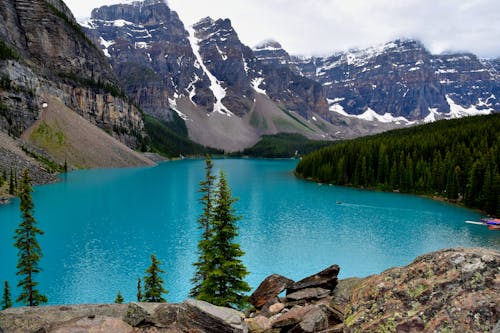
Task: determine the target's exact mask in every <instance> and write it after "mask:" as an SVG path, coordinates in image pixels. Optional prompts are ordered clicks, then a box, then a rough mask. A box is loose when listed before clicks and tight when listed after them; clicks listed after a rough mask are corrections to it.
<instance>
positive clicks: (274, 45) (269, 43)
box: [254, 39, 283, 50]
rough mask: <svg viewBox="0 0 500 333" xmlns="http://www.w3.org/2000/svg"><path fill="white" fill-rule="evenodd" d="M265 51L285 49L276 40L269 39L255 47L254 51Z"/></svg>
mask: <svg viewBox="0 0 500 333" xmlns="http://www.w3.org/2000/svg"><path fill="white" fill-rule="evenodd" d="M263 49H269V50H277V49H283V47H282V46H281V44H280V43H279V42H277V41H276V40H274V39H267V40H264V41H262V42H261V43H259V44H257V45H255V47H254V50H263Z"/></svg>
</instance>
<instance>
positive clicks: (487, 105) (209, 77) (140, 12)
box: [82, 0, 500, 150]
mask: <svg viewBox="0 0 500 333" xmlns="http://www.w3.org/2000/svg"><path fill="white" fill-rule="evenodd" d="M82 25H83V26H84V27H85V28H86V29H85V30H86V32H87V34H88V35H89V36H90V37H91V38H92V39H93V40H94V41H95V42H96V44H97V45H99V46H100V48H101V49H102V51H103V53H104V55H105V56H106V57H107V58H108V60H109V62H110V63H111V64H112V66H113V69H114V71H115V73H116V75H117V76H118V77H119V79H120V80H121V82H122V83H123V86H124V87H125V91H126V92H127V94H128V95H129V96H130V97H132V98H133V100H134V101H135V102H136V103H137V104H138V105H139V106H140V107H141V108H142V109H143V110H144V111H145V112H146V113H148V114H150V115H153V116H155V117H156V118H159V119H163V120H166V121H170V120H172V117H175V116H176V115H178V116H180V117H181V118H183V119H184V121H185V122H186V125H187V128H188V131H189V136H190V138H191V139H193V140H195V141H197V142H199V143H202V144H204V145H210V146H214V147H219V148H223V149H228V150H235V149H241V148H244V147H247V146H249V145H251V144H253V143H255V142H256V141H257V140H258V138H259V137H260V136H261V135H263V134H275V133H280V132H293V133H301V134H304V135H306V136H308V137H310V138H316V139H342V138H350V137H353V136H360V135H366V134H373V133H375V132H380V131H383V130H387V129H391V128H395V127H401V126H407V125H412V124H418V123H422V122H430V121H435V120H438V119H441V118H453V117H461V116H466V115H475V114H487V113H490V112H494V111H500V101H499V100H498V99H497V96H500V90H499V89H500V88H499V87H500V75H499V74H498V73H499V67H500V60H498V59H497V60H481V59H478V58H477V57H476V56H474V55H472V54H449V55H433V54H431V53H430V52H429V51H428V50H427V49H426V48H425V47H424V46H423V45H422V44H421V43H419V42H417V41H414V40H397V41H394V42H390V43H387V44H384V45H380V46H377V47H371V48H368V49H363V50H350V51H348V52H340V53H337V54H334V55H332V56H330V57H313V58H302V57H295V56H290V55H289V54H288V52H286V50H284V49H283V47H282V46H281V45H280V44H279V43H278V42H276V41H273V40H268V41H265V42H263V43H262V44H260V45H257V46H256V47H254V48H253V49H251V48H249V47H248V46H246V45H244V44H243V43H242V42H241V40H240V39H239V37H238V34H237V32H236V31H235V29H234V28H233V26H232V24H231V21H230V20H229V19H217V20H214V19H211V18H209V17H207V18H204V19H202V20H201V21H199V22H198V23H196V24H194V25H193V26H191V27H185V26H184V24H183V22H182V21H181V20H180V19H179V17H178V15H177V14H176V13H175V12H174V11H172V10H171V9H170V8H169V7H168V6H167V4H166V3H165V2H164V1H162V0H143V1H129V2H127V3H122V4H117V5H112V6H103V7H100V8H97V9H95V10H94V11H93V12H92V16H91V19H90V20H88V21H87V22H83V23H82Z"/></svg>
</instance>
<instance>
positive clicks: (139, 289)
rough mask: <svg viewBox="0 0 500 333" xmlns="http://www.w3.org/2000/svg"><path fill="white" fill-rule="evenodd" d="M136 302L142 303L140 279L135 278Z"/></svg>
mask: <svg viewBox="0 0 500 333" xmlns="http://www.w3.org/2000/svg"><path fill="white" fill-rule="evenodd" d="M137 302H142V287H141V278H137Z"/></svg>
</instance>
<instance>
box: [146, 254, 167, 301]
mask: <svg viewBox="0 0 500 333" xmlns="http://www.w3.org/2000/svg"><path fill="white" fill-rule="evenodd" d="M160 264H161V262H160V261H159V260H158V259H156V256H155V255H154V254H151V266H149V268H148V269H147V270H146V276H145V277H144V298H143V301H144V302H154V303H165V302H167V300H166V299H164V298H163V296H162V295H163V294H168V291H167V290H166V289H165V288H163V278H162V277H161V276H160V275H161V274H162V273H165V271H163V270H162V269H161V268H160Z"/></svg>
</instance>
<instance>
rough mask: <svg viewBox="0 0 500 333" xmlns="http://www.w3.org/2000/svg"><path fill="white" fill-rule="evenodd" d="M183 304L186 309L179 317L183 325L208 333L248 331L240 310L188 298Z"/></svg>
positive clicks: (180, 323)
mask: <svg viewBox="0 0 500 333" xmlns="http://www.w3.org/2000/svg"><path fill="white" fill-rule="evenodd" d="M182 305H184V308H185V310H186V311H181V312H180V313H179V315H178V318H177V321H178V323H179V325H181V326H182V327H186V328H189V329H199V330H201V331H202V332H207V333H210V332H213V333H226V332H227V333H239V332H245V333H246V332H247V331H248V327H247V324H246V323H245V315H244V314H243V313H241V312H239V311H236V310H233V309H229V308H224V307H221V306H215V305H212V304H210V303H207V302H203V301H196V300H187V301H186V302H184V303H183V304H182Z"/></svg>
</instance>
